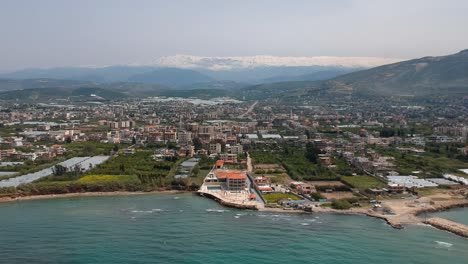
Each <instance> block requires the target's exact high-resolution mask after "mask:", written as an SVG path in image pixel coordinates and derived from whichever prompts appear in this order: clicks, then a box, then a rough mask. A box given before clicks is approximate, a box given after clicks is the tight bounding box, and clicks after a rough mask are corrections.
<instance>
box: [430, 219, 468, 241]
mask: <svg viewBox="0 0 468 264" xmlns="http://www.w3.org/2000/svg"><path fill="white" fill-rule="evenodd" d="M423 222H424V223H425V224H428V225H431V226H433V227H435V228H438V229H440V230H445V231H448V232H451V233H454V234H456V235H459V236H462V237H468V226H467V225H464V224H460V223H457V222H453V221H450V220H447V219H444V218H440V217H431V218H428V219H426V220H424V221H423Z"/></svg>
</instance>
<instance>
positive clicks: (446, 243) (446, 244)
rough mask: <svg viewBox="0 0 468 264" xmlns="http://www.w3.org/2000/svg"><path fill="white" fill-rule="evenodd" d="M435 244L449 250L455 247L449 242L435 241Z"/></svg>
mask: <svg viewBox="0 0 468 264" xmlns="http://www.w3.org/2000/svg"><path fill="white" fill-rule="evenodd" d="M435 242H436V243H437V245H438V246H440V247H444V248H449V247H451V246H453V244H451V243H448V242H444V241H435Z"/></svg>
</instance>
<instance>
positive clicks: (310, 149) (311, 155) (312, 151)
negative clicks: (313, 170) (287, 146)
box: [305, 142, 321, 164]
mask: <svg viewBox="0 0 468 264" xmlns="http://www.w3.org/2000/svg"><path fill="white" fill-rule="evenodd" d="M320 153H321V152H320V149H318V148H316V147H315V145H314V144H313V143H311V142H309V143H307V145H306V154H305V156H306V158H307V159H308V160H309V161H310V162H312V163H315V164H317V162H318V154H320Z"/></svg>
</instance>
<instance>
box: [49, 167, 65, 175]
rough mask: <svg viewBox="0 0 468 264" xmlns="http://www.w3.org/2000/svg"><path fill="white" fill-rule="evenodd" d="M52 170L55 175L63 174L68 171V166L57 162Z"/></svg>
mask: <svg viewBox="0 0 468 264" xmlns="http://www.w3.org/2000/svg"><path fill="white" fill-rule="evenodd" d="M52 172H53V173H54V175H55V176H62V175H64V174H65V173H66V172H67V167H65V166H62V165H60V164H57V165H55V166H54V168H52Z"/></svg>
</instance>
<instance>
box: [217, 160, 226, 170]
mask: <svg viewBox="0 0 468 264" xmlns="http://www.w3.org/2000/svg"><path fill="white" fill-rule="evenodd" d="M215 166H216V169H222V168H223V167H224V160H218V161H216V165H215Z"/></svg>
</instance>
